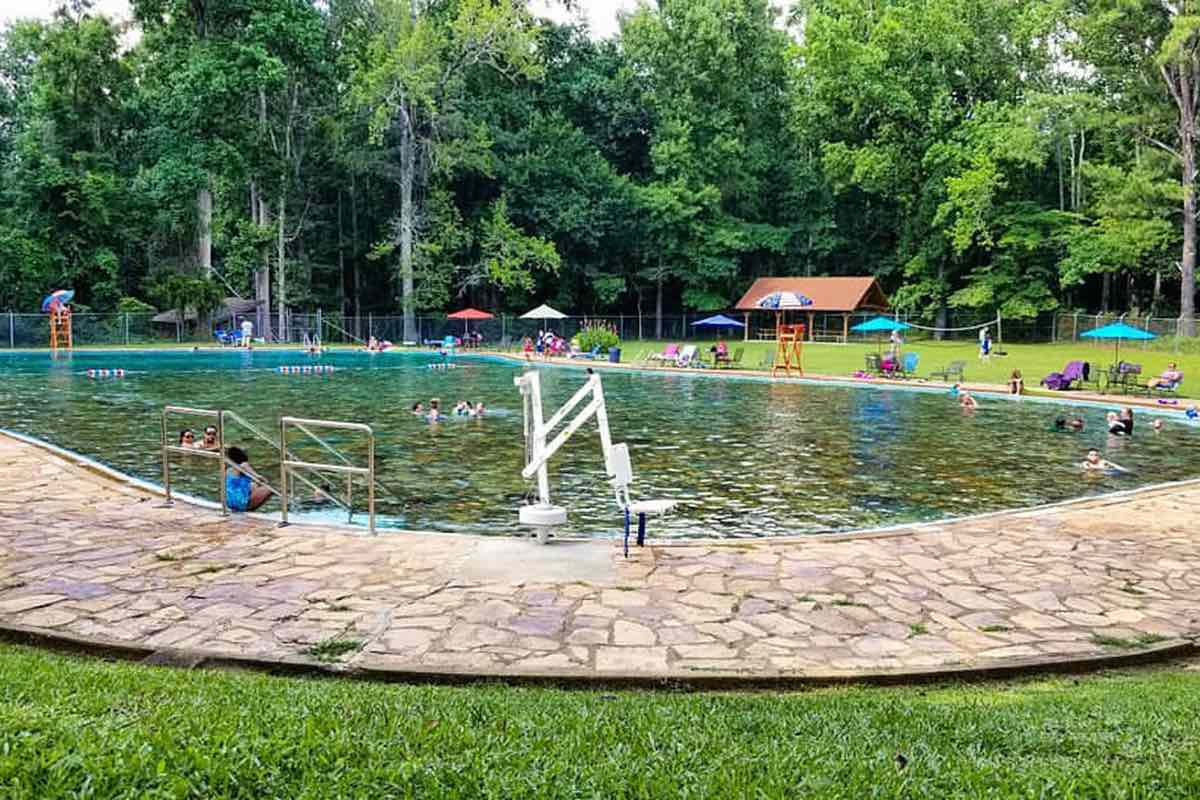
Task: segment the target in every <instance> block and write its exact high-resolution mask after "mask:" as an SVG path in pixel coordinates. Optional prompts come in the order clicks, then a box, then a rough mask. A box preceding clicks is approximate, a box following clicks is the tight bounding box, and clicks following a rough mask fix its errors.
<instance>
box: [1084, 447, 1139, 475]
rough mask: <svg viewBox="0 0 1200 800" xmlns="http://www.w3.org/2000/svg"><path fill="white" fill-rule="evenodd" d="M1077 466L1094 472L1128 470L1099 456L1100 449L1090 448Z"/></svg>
mask: <svg viewBox="0 0 1200 800" xmlns="http://www.w3.org/2000/svg"><path fill="white" fill-rule="evenodd" d="M1079 466H1080V467H1081V468H1083V469H1084V470H1089V471H1095V472H1128V471H1129V470H1127V469H1125V468H1124V467H1122V466H1121V465H1120V464H1114V463H1113V462H1111V461H1105V460H1104V459H1102V458H1101V457H1100V451H1099V450H1097V449H1096V448H1094V447H1093V448H1092V449H1091V450H1088V451H1087V456H1086V457H1085V458H1084V459H1083V461H1082V462H1080V464H1079Z"/></svg>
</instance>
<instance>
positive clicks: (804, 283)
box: [734, 278, 888, 311]
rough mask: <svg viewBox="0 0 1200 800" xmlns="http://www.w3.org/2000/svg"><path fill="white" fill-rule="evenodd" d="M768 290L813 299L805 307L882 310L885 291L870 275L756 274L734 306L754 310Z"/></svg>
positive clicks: (820, 309) (812, 309)
mask: <svg viewBox="0 0 1200 800" xmlns="http://www.w3.org/2000/svg"><path fill="white" fill-rule="evenodd" d="M772 292H796V293H797V294H802V295H804V296H805V297H807V298H809V299H810V300H812V301H813V304H812V305H811V306H808V307H806V308H805V309H804V310H805V311H862V310H871V311H884V310H886V309H887V307H888V300H887V295H885V294H884V293H883V289H880V288H879V282H878V281H876V280H875V279H874V278H759V279H758V280H756V281H755V282H754V285H753V286H751V287H750V291H748V292H746V293H745V294H744V295H742V299H741V300H739V301H738V303H737V305H736V306H734V308H735V309H737V310H738V311H756V310H758V309H757V307H756V305H755V304H756V303H757V302H758V301H759V300H761V299H762V298H763V297H766V296H767V295H769V294H771V293H772Z"/></svg>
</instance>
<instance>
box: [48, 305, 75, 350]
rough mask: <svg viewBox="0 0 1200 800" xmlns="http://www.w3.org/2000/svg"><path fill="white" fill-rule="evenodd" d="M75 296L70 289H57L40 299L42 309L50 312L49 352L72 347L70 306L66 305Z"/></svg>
mask: <svg viewBox="0 0 1200 800" xmlns="http://www.w3.org/2000/svg"><path fill="white" fill-rule="evenodd" d="M74 297H75V292H73V291H71V290H70V289H59V290H58V291H57V292H53V293H52V294H51V295H50V296H49V297H47V298H46V299H45V300H43V301H42V311H46V312H49V314H50V354H51V355H57V354H58V351H59V350H70V349H71V348H72V347H74V337H73V336H72V334H71V307H70V306H69V305H67V304H68V303H70V302H71V300H73V299H74Z"/></svg>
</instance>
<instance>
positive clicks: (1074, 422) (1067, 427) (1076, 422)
mask: <svg viewBox="0 0 1200 800" xmlns="http://www.w3.org/2000/svg"><path fill="white" fill-rule="evenodd" d="M1054 430H1056V431H1058V432H1060V433H1079V432H1081V431H1082V430H1083V420H1082V419H1080V418H1079V417H1070V418H1069V419H1068V418H1066V417H1059V418H1058V419H1056V420H1054Z"/></svg>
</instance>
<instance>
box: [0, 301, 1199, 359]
mask: <svg viewBox="0 0 1200 800" xmlns="http://www.w3.org/2000/svg"><path fill="white" fill-rule="evenodd" d="M155 316H156V315H154V314H123V313H111V314H90V313H76V314H74V315H73V317H72V319H73V322H72V328H73V337H74V342H75V344H76V346H78V347H87V346H104V345H112V346H128V347H136V346H154V345H165V344H214V343H215V342H216V341H217V340H216V336H215V332H216V331H217V330H219V329H222V328H223V329H227V330H230V331H240V325H241V323H242V322H243V321H244V320H245V319H248V320H250V322H252V323H253V324H254V336H255V338H256V339H263V340H265V341H269V342H273V343H289V344H296V345H300V344H303V343H305V342H307V341H311V340H312V339H314V338H317V337H319V338H320V339H321V341H322V342H324V343H326V344H361V343H364V342H366V341H367V340H368V339H369V338H370V337H372V336H374V337H375V338H376V339H379V340H381V341H390V342H393V343H396V344H400V343H403V342H404V341H405V337H404V318H403V317H402V316H400V315H398V314H396V315H376V314H365V315H362V316H359V317H354V316H345V315H342V314H338V313H326V312H321V311H318V312H315V313H285V314H284V315H283V316H282V317H280V315H279V314H277V313H275V314H250V315H247V316H245V317H243V316H241V315H239V316H237V317H236V318H234V319H233V320H226V321H225V322H223V323H218V324H213V325H204V324H199V323H197V322H196V321H194V320H189V321H187V322H183V323H178V322H175V321H162V320H161V316H162V315H157V316H159V317H160V320H159V321H155V319H154V318H155ZM707 316H710V315H709V314H708V313H704V314H699V313H697V314H673V315H664V316H663V317H662V319H661V321H660V320H658V319H657V318H655V317H654V316H650V315H641V316H638V315H621V314H617V315H611V314H610V315H605V316H588V317H584V316H571V317H566V318H563V319H554V320H528V319H521V318H519V317H517V316H513V315H507V314H502V315H499V316H496V317H494V318H492V319H487V320H478V321H475V320H472V321H470V322H466V323H464V322H463V321H461V320H451V319H447V318H446V317H445V315H420V316H418V317H417V318H416V327H417V338H416V341H417V342H419V343H421V344H425V343H433V342H438V341H442V340H443V339H444V338H445V337H446V336H454V337H458V338H465V337H464V334H466V333H467V332H470V333H471V334H472V336H473V335H475V334H476V333H478V334H479V335H481V336H482V341H483V344H484V345H486V346H489V347H518V346H520V344H521V341H522V339H523V338H524V337H526V336H529V337H535V336H537V334H538V332H539V331H543V330H551V331H553V332H554V333H556V334H558V335H560V336H564V337H566V338H568V339H570V338H571V337H573V336H574V335H575V334H577V333H578V332H579V331H580V329H581V328H582V327H583V326H584V325H586V324H595V323H600V324H605V325H609V326H611V327H612V329H613V330H615V331H616V332H617V335H618V336H620V338H621V340H622V341H633V340H640V339H646V340H652V339H662V340H668V341H686V340H712V339H714V338H716V336H717V335H718V334H721V335H723V336H725V337H726V338H728V339H729V340H731V341H732V340H741V339H747V340H750V341H763V340H772V339H774V337H775V321H776V320H775V315H774V314H773V313H767V312H754V313H751V314H748V315H746V314H743V313H741V312H730V313H729V315H728V316H730V317H731V318H733V319H735V320H737V321H738V322H742V323H744V324H746V327H745V328H726V329H714V328H707V327H697V326H695V324H694V323H695V322H697V321H699V320H701V319H703V318H705V317H707ZM873 316H876V315H875V314H873V313H854V314H850V315H844V314H826V313H814V314H813V315H812V316H811V318H810V317H809V315H808V313H807V312H805V311H803V310H801V311H791V312H787V321H789V322H804V323H805V324H810V322H811V326H810V327H811V333H812V337H813V339H814V340H815V341H818V342H832V343H841V342H846V341H849V342H873V341H876V340H877V339H878V338H879V335H878V334H871V333H868V334H860V333H854V332H853V330H852V329H853V327H854V326H855V325H858V324H859V323H861V322H864V321H866V320H867V319H870V318H871V317H873ZM895 316H896V318H897V319H899V320H900V321H902V322H908V323H912V324H917V325H921V324H923V323H922V321H921V320H919V319H917V318H910V317H908V316H906V315H904V314H897V315H895ZM1117 321H1123V322H1126V323H1128V324H1130V325H1133V326H1135V327H1139V328H1143V329H1145V330H1148V331H1150V332H1152V333H1154V334H1155V335H1157V336H1158V338H1157V339H1155V340H1152V341H1147V342H1130V343H1128V345H1127V346H1130V347H1133V348H1136V349H1143V350H1170V351H1174V352H1193V351H1195V352H1200V337H1196V338H1183V337H1180V336H1179V335H1178V334H1179V330H1180V325H1179V320H1178V319H1176V318H1174V317H1150V316H1141V315H1133V314H1083V313H1061V312H1056V313H1045V314H1041V315H1038V316H1037V317H1034V318H1031V319H1021V320H1017V319H999V320H998V319H997V317H996V316H995V315H988V314H977V313H958V312H956V313H951V314H949V315H948V316H947V317H946V319H945V320H944V322H943V323H942V325H941V328H942V330H937V331H933V330H926V329H924V328H925V327H931V326H924V327H922V328H913V329H910V330H907V331H905V332H904V338H905V339H906V340H908V341H923V340H931V339H938V340H950V341H954V340H973V339H976V338H977V337H978V334H979V327H980V326H982V325H985V324H986V325H989V326H990V327H991V333H992V336H993V338H994V339H996V340H997V341H1001V342H1011V343H1030V344H1033V343H1065V342H1072V343H1078V344H1080V345H1092V344H1095V345H1096V346H1104V343H1103V342H1099V341H1096V340H1092V339H1083V338H1081V336H1082V334H1083V333H1084V332H1086V331H1089V330H1092V329H1093V328H1098V327H1101V326H1103V325H1107V324H1109V323H1110V322H1117ZM49 341H50V325H49V319H48V317H47V315H45V314H17V313H0V347H3V346H5V345H7V346H8V347H9V348H36V347H47V346H48V345H49Z"/></svg>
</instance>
